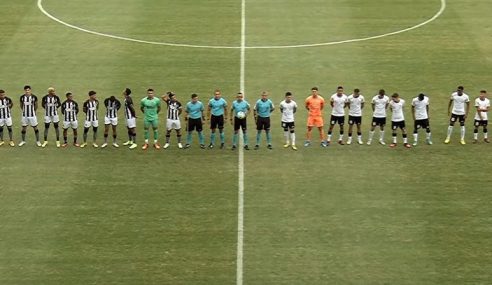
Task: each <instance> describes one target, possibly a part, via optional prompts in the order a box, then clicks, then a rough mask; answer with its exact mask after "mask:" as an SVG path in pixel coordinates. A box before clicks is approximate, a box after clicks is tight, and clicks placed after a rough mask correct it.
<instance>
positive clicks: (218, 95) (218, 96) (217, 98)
mask: <svg viewBox="0 0 492 285" xmlns="http://www.w3.org/2000/svg"><path fill="white" fill-rule="evenodd" d="M220 96H222V92H220V89H215V91H214V98H215V100H219V99H220Z"/></svg>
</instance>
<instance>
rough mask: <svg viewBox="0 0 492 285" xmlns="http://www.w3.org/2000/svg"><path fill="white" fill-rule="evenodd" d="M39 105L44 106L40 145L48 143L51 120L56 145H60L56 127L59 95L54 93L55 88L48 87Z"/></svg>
mask: <svg viewBox="0 0 492 285" xmlns="http://www.w3.org/2000/svg"><path fill="white" fill-rule="evenodd" d="M41 106H42V107H43V108H44V142H43V145H42V147H46V146H47V145H48V130H49V128H50V124H51V122H53V126H54V127H55V133H56V147H60V130H59V128H58V123H59V122H60V117H59V116H58V108H60V106H61V101H60V97H58V95H56V93H55V88H53V87H50V88H48V94H47V95H45V96H44V97H43V98H42V99H41Z"/></svg>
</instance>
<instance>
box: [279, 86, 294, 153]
mask: <svg viewBox="0 0 492 285" xmlns="http://www.w3.org/2000/svg"><path fill="white" fill-rule="evenodd" d="M279 106H280V112H281V113H282V128H283V129H284V137H285V144H284V147H285V148H287V147H289V146H292V149H293V150H297V147H296V134H295V130H294V128H295V123H294V114H295V113H296V111H297V103H296V102H295V101H294V100H292V93H291V92H286V93H285V99H284V100H283V101H282V102H280V105H279Z"/></svg>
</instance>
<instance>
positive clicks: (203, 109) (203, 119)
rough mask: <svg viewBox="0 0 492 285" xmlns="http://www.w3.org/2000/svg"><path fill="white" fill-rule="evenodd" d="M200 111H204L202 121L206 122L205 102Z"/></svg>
mask: <svg viewBox="0 0 492 285" xmlns="http://www.w3.org/2000/svg"><path fill="white" fill-rule="evenodd" d="M200 111H201V113H202V122H205V108H203V104H202V107H201V109H200Z"/></svg>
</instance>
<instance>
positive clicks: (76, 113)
mask: <svg viewBox="0 0 492 285" xmlns="http://www.w3.org/2000/svg"><path fill="white" fill-rule="evenodd" d="M73 105H74V106H75V115H78V114H79V104H78V103H77V102H75V101H74V102H73Z"/></svg>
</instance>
